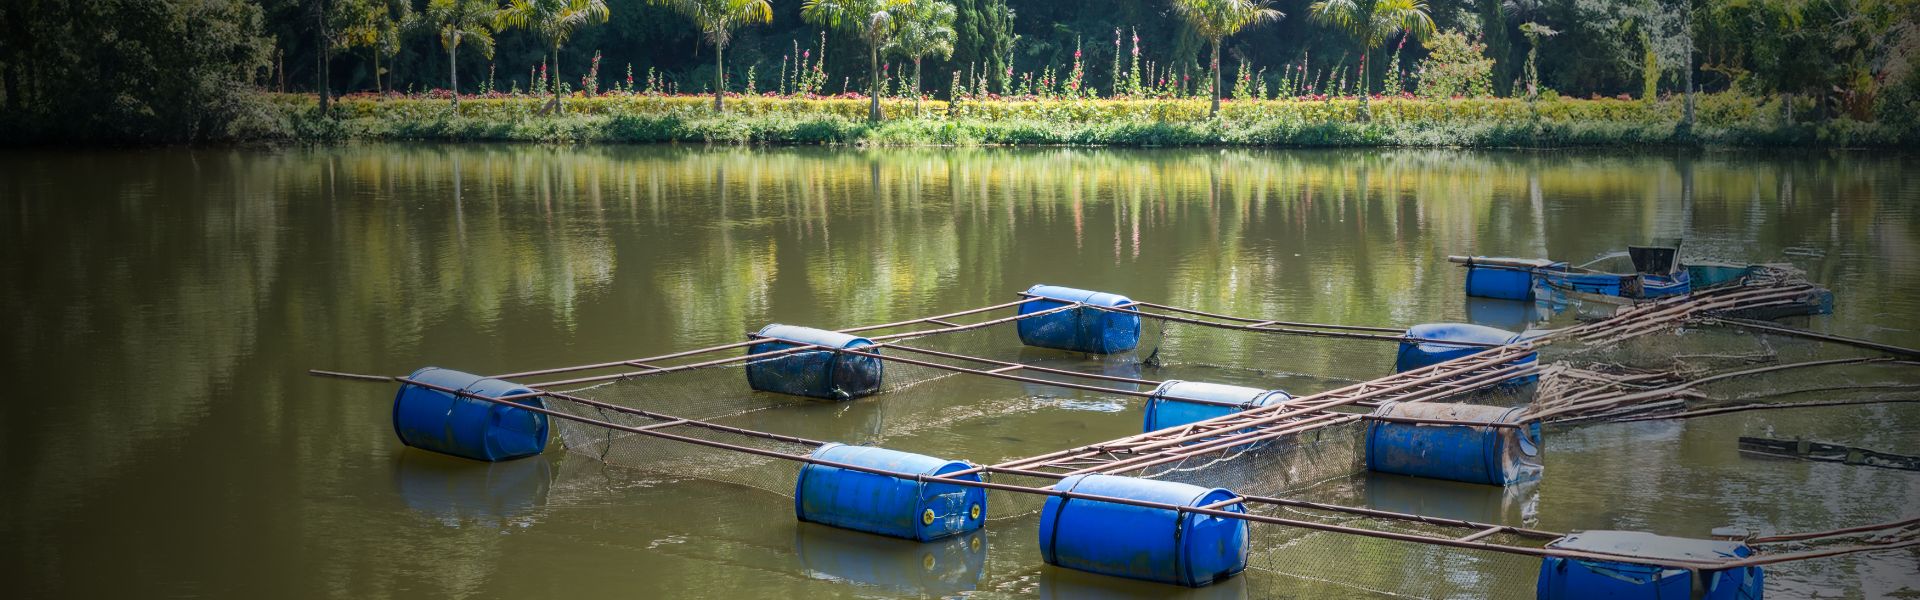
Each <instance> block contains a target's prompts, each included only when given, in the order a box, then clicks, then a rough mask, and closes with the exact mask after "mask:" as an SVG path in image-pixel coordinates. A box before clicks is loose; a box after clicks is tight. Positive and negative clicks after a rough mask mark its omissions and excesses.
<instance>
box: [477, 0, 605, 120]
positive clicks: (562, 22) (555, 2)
mask: <svg viewBox="0 0 1920 600" xmlns="http://www.w3.org/2000/svg"><path fill="white" fill-rule="evenodd" d="M607 14H608V13H607V3H606V0H510V1H509V2H508V3H507V7H506V8H503V9H501V10H500V12H499V13H498V14H496V15H494V20H493V25H494V28H495V29H508V28H512V29H526V30H529V31H532V32H534V34H536V35H539V36H540V39H541V40H543V41H545V42H547V45H548V48H550V49H551V51H552V61H553V65H552V66H551V67H550V68H549V71H550V72H552V73H553V77H552V78H551V79H550V80H549V81H550V82H551V84H552V86H553V101H552V102H551V103H549V107H550V108H551V109H552V110H553V112H554V113H555V114H559V113H564V112H566V110H565V107H564V106H562V104H561V102H560V47H561V46H563V45H566V43H567V39H568V38H571V37H573V33H574V32H575V31H577V30H579V29H580V27H582V26H585V25H588V24H592V23H605V22H607ZM529 83H531V82H529Z"/></svg>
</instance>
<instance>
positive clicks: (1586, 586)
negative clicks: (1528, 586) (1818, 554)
mask: <svg viewBox="0 0 1920 600" xmlns="http://www.w3.org/2000/svg"><path fill="white" fill-rule="evenodd" d="M1547 547H1548V548H1560V549H1564V550H1578V551H1584V552H1601V553H1607V554H1624V555H1629V556H1644V557H1647V558H1649V559H1667V560H1724V559H1728V558H1745V557H1747V556H1750V555H1752V554H1753V550H1752V549H1750V548H1748V547H1747V545H1746V544H1742V543H1740V542H1724V541H1714V540H1694V539H1686V538H1675V537H1667V536H1661V535H1654V534H1651V533H1644V532H1639V531H1582V532H1579V533H1575V534H1572V535H1568V536H1566V537H1563V538H1560V539H1558V540H1554V541H1553V542H1552V543H1549V544H1547ZM1700 576H1701V577H1702V578H1704V581H1703V582H1702V585H1701V586H1700V588H1703V589H1702V591H1703V592H1704V593H1703V594H1701V595H1694V592H1695V590H1696V588H1695V586H1694V581H1693V577H1692V575H1691V573H1689V572H1688V571H1687V570H1686V569H1675V568H1668V567H1659V566H1654V565H1644V564H1635V563H1633V562H1632V559H1631V558H1627V557H1622V558H1621V559H1620V560H1619V561H1603V560H1589V559H1573V558H1561V557H1554V556H1549V557H1547V558H1544V559H1542V560H1541V561H1540V583H1539V587H1538V589H1537V596H1538V597H1539V598H1540V599H1541V600H1589V599H1599V598H1615V599H1620V598H1624V599H1640V598H1644V599H1646V600H1655V599H1664V598H1704V599H1706V600H1759V598H1761V593H1762V591H1763V588H1764V587H1765V580H1766V572H1765V570H1764V569H1762V568H1760V567H1757V566H1754V567H1739V568H1734V569H1726V570H1721V571H1702V572H1701V574H1700Z"/></svg>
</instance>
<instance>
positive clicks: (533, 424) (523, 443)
mask: <svg viewBox="0 0 1920 600" xmlns="http://www.w3.org/2000/svg"><path fill="white" fill-rule="evenodd" d="M407 378H408V379H411V380H413V381H418V382H421V383H425V384H429V385H436V386H440V387H443V388H447V389H454V390H460V391H462V392H465V393H468V394H474V395H479V396H486V397H488V398H499V397H502V396H511V395H516V394H527V393H532V390H529V389H527V388H524V387H520V386H519V385H518V384H514V383H508V382H505V381H501V380H498V379H487V378H485V377H481V376H479V375H474V374H471V373H462V372H459V371H453V370H448V369H442V368H439V367H426V368H423V369H420V370H418V371H414V372H413V374H412V375H409V376H408V377H407ZM513 402H517V403H520V404H525V405H528V406H535V407H540V408H546V404H545V403H543V402H541V399H540V398H538V397H533V398H520V399H516V400H513ZM393 431H394V433H396V434H399V436H400V443H403V444H406V445H408V446H413V447H415V448H420V449H422V450H432V451H434V452H439V453H442V454H450V455H453V456H458V457H461V458H471V459H474V460H485V461H500V460H508V459H514V458H520V457H522V456H532V455H535V454H539V453H540V452H541V451H543V450H546V449H547V416H546V415H543V414H540V413H537V412H533V411H530V410H526V409H523V408H519V407H515V406H509V405H506V404H501V403H497V402H488V401H486V400H481V399H479V398H470V397H467V396H461V395H455V394H450V393H447V392H442V391H439V390H434V389H428V388H425V387H421V386H418V385H413V384H401V386H400V392H399V393H398V394H396V395H394V398H393Z"/></svg>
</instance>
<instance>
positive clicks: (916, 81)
mask: <svg viewBox="0 0 1920 600" xmlns="http://www.w3.org/2000/svg"><path fill="white" fill-rule="evenodd" d="M949 95H951V94H949ZM913 114H914V116H919V115H920V57H918V56H915V57H913Z"/></svg>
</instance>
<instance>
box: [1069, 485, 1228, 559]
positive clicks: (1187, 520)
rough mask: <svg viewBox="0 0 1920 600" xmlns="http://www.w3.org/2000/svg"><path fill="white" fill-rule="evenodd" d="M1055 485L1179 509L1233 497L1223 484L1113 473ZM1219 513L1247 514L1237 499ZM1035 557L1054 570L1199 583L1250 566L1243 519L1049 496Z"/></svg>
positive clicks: (1090, 493)
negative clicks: (1248, 564) (1193, 482)
mask: <svg viewBox="0 0 1920 600" xmlns="http://www.w3.org/2000/svg"><path fill="white" fill-rule="evenodd" d="M1053 489H1056V490H1060V491H1065V492H1075V493H1081V494H1089V495H1098V496H1111V497H1116V498H1127V499H1131V500H1144V501H1149V502H1158V503H1163V504H1172V505H1178V506H1205V505H1208V504H1212V503H1215V502H1219V501H1222V500H1228V499H1231V498H1234V497H1235V494H1234V493H1233V492H1230V491H1227V490H1224V489H1220V488H1212V489H1209V488H1203V487H1200V486H1196V485H1188V484H1185V483H1177V482H1172V481H1159V480H1154V479H1139V478H1134V477H1119V476H1114V475H1075V476H1072V477H1068V478H1066V479H1062V480H1060V483H1057V484H1055V485H1054V486H1053ZM1222 510H1227V511H1232V512H1244V510H1243V509H1242V508H1241V507H1240V506H1239V505H1237V504H1236V505H1231V506H1228V507H1225V508H1223V509H1222ZM1040 554H1041V556H1042V557H1043V558H1045V559H1046V561H1047V564H1050V565H1054V566H1058V567H1066V568H1069V569H1078V570H1081V571H1087V572H1091V573H1099V574H1102V575H1114V576H1118V577H1128V578H1132V579H1141V580H1146V581H1155V582H1159V583H1171V584H1177V585H1185V586H1191V587H1200V586H1203V585H1207V584H1210V583H1213V582H1214V581H1217V580H1221V579H1226V578H1228V577H1232V576H1234V575H1236V574H1238V573H1240V571H1243V570H1245V569H1246V568H1247V522H1246V521H1245V520H1242V519H1235V518H1231V517H1215V516H1209V515H1201V514H1195V513H1180V512H1177V511H1174V510H1169V509H1161V508H1147V507H1144V506H1133V505H1128V504H1118V503H1113V502H1103V501H1098V500H1089V499H1085V498H1062V497H1059V496H1053V497H1049V498H1047V504H1046V506H1045V507H1044V508H1042V509H1041V511H1040Z"/></svg>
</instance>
